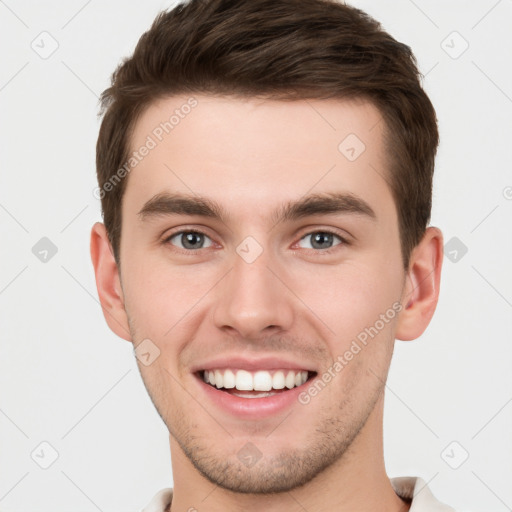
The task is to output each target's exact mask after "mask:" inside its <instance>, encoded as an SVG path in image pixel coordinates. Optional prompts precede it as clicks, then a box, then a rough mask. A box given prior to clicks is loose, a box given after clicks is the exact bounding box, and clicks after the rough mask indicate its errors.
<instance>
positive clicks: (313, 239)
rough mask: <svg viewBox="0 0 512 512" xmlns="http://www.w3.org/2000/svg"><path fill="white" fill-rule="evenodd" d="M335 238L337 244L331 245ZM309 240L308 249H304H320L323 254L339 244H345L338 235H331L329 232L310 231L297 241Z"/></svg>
mask: <svg viewBox="0 0 512 512" xmlns="http://www.w3.org/2000/svg"><path fill="white" fill-rule="evenodd" d="M335 238H337V239H338V240H339V242H338V243H337V244H333V241H334V239H335ZM308 239H309V240H310V243H309V247H305V248H306V249H320V250H322V251H324V252H329V250H330V249H332V248H333V247H335V246H336V245H340V244H341V243H345V244H346V243H347V242H346V240H344V239H343V238H342V237H341V236H340V235H337V234H336V233H333V232H331V231H312V232H311V233H308V234H307V235H306V236H304V237H302V238H301V239H300V241H299V243H300V242H302V241H303V240H308Z"/></svg>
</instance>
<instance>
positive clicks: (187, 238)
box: [164, 230, 212, 251]
mask: <svg viewBox="0 0 512 512" xmlns="http://www.w3.org/2000/svg"><path fill="white" fill-rule="evenodd" d="M174 239H176V243H175V242H173V240H174ZM205 240H208V241H209V243H208V244H207V245H204V243H205ZM164 243H171V244H172V245H176V246H177V247H179V248H180V249H185V250H187V251H190V250H195V249H204V248H205V247H210V246H211V245H212V243H211V239H210V237H209V236H207V235H205V234H204V233H201V231H194V230H188V231H178V232H177V233H173V234H172V235H171V236H169V237H167V238H166V239H165V240H164Z"/></svg>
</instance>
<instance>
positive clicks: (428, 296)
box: [395, 227, 443, 341]
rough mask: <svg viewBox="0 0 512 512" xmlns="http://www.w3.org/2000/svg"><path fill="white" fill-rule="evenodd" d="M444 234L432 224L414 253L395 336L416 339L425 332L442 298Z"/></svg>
mask: <svg viewBox="0 0 512 512" xmlns="http://www.w3.org/2000/svg"><path fill="white" fill-rule="evenodd" d="M442 262H443V235H442V233H441V231H440V230H439V229H438V228H435V227H429V228H427V230H426V231H425V234H424V235H423V238H422V239H421V241H420V243H419V244H418V245H417V246H416V247H415V248H414V249H413V251H412V253H411V258H410V263H409V270H408V272H407V276H406V284H405V287H404V292H403V295H402V304H405V307H404V309H403V310H402V311H401V312H400V316H399V317H398V322H397V328H396V333H395V337H396V338H397V339H399V340H404V341H408V340H414V339H416V338H418V337H419V336H421V334H422V333H423V332H424V331H425V329H426V328H427V326H428V324H429V323H430V320H431V319H432V316H433V315H434V311H435V309H436V305H437V301H438V299H439V286H440V281H441V266H442Z"/></svg>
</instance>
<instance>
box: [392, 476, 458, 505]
mask: <svg viewBox="0 0 512 512" xmlns="http://www.w3.org/2000/svg"><path fill="white" fill-rule="evenodd" d="M390 481H391V485H392V486H393V489H394V490H395V492H396V493H397V494H398V496H400V497H401V498H405V499H412V504H411V508H410V511H409V512H456V511H455V509H454V508H452V507H449V506H448V505H445V504H443V503H441V502H440V501H438V500H437V499H436V498H435V497H434V495H433V494H432V492H431V491H430V489H429V488H428V485H427V484H426V483H425V481H424V480H423V479H422V478H419V477H414V476H401V477H396V478H391V479H390Z"/></svg>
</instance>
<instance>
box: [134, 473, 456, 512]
mask: <svg viewBox="0 0 512 512" xmlns="http://www.w3.org/2000/svg"><path fill="white" fill-rule="evenodd" d="M391 485H392V486H393V489H395V492H396V493H397V494H398V496H400V497H401V498H405V499H411V498H412V504H411V508H410V509H409V512H455V509H453V508H451V507H449V506H447V505H443V504H442V503H440V502H439V501H437V500H436V499H435V498H434V496H433V495H432V493H431V492H430V490H429V488H428V487H427V484H426V483H425V482H424V481H423V480H422V479H421V478H418V477H412V476H401V477H397V478H391ZM171 501H172V489H171V488H167V489H162V490H161V491H159V492H158V493H157V494H155V496H153V499H152V500H151V501H150V502H149V503H148V505H147V506H146V507H145V508H143V509H142V510H141V511H140V512H168V510H169V509H168V508H167V507H169V506H170V504H171Z"/></svg>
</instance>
